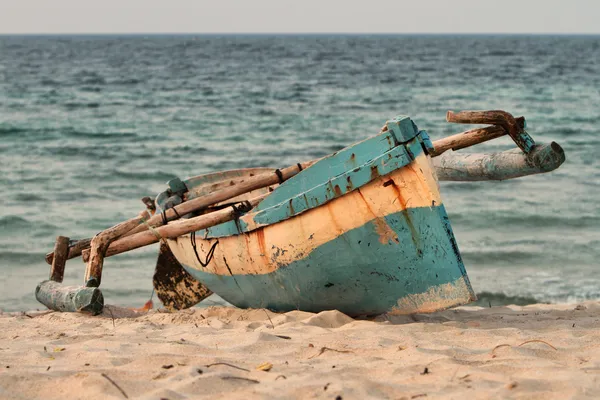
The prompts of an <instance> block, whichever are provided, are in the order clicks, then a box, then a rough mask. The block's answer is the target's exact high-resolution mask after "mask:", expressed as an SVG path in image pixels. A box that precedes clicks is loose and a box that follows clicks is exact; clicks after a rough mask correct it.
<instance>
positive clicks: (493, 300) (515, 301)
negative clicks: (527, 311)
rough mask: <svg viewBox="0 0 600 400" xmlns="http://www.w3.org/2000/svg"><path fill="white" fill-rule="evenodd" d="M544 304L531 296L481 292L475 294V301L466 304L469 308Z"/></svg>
mask: <svg viewBox="0 0 600 400" xmlns="http://www.w3.org/2000/svg"><path fill="white" fill-rule="evenodd" d="M538 303H544V302H543V301H540V300H539V299H536V298H535V297H531V296H511V295H506V294H504V293H491V292H481V293H477V301H475V302H473V303H470V304H468V305H469V306H479V307H497V306H509V305H516V306H526V305H529V304H538Z"/></svg>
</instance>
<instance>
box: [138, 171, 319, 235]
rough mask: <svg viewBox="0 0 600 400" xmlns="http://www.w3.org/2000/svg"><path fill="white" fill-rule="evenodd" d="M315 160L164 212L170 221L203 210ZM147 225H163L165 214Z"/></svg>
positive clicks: (283, 178) (141, 228)
mask: <svg viewBox="0 0 600 400" xmlns="http://www.w3.org/2000/svg"><path fill="white" fill-rule="evenodd" d="M315 162H316V161H308V162H304V163H302V164H301V166H302V168H299V167H298V166H297V165H293V166H291V167H287V168H284V169H282V170H280V172H281V179H280V176H279V175H278V174H277V173H276V172H275V171H273V172H270V173H268V174H260V175H256V176H253V177H251V178H248V179H247V180H246V181H244V182H240V183H238V184H237V185H234V186H231V187H228V188H226V189H221V190H217V191H214V192H212V193H209V194H207V195H204V196H200V197H196V198H194V199H190V200H188V201H186V202H183V203H181V204H179V205H176V206H175V207H174V208H169V209H168V210H166V211H163V213H164V214H165V216H166V217H167V220H168V221H172V220H175V219H178V218H179V217H178V215H185V214H188V213H191V212H195V211H198V210H202V209H204V208H206V207H209V206H211V205H213V204H216V203H220V202H223V201H226V200H229V199H231V198H234V197H237V196H239V195H241V194H244V193H248V192H251V191H253V190H256V189H261V188H264V187H267V186H271V185H275V184H277V183H279V182H280V180H281V181H282V182H283V181H286V180H288V179H289V178H291V177H292V176H294V175H296V174H298V173H299V172H300V171H302V170H303V169H305V168H308V167H310V166H311V165H312V164H314V163H315ZM147 225H149V226H152V227H159V226H162V225H163V216H162V215H160V214H159V215H155V216H153V217H152V218H150V220H149V221H148V224H147ZM147 229H148V227H147V226H146V225H144V226H139V227H138V228H136V229H133V230H132V231H131V232H129V233H128V235H133V234H136V233H139V232H142V231H144V230H147Z"/></svg>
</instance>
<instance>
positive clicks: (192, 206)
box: [46, 160, 318, 264]
mask: <svg viewBox="0 0 600 400" xmlns="http://www.w3.org/2000/svg"><path fill="white" fill-rule="evenodd" d="M317 161H318V160H312V161H307V162H304V163H300V167H298V165H293V166H291V167H287V168H284V169H281V170H279V171H280V172H281V179H280V177H279V175H278V174H277V173H276V172H275V170H273V172H269V173H266V174H260V175H256V176H253V177H250V178H248V179H247V180H245V181H243V182H240V183H238V184H237V185H234V186H230V187H227V188H225V189H221V190H216V191H214V192H212V193H209V194H207V195H204V196H200V197H196V198H194V199H191V200H188V201H186V202H184V203H181V204H179V205H177V206H175V207H174V210H175V211H174V210H173V208H169V209H168V210H167V211H166V212H164V213H165V216H166V217H167V220H168V221H172V220H174V219H177V218H179V217H178V215H185V214H188V213H190V212H194V211H198V210H201V209H203V208H206V207H209V206H211V205H213V204H216V203H221V202H223V201H226V200H229V199H232V198H234V197H237V196H239V195H242V194H245V193H248V192H251V191H253V190H257V189H262V188H264V187H268V186H271V185H275V184H278V183H280V181H286V180H288V179H289V178H291V177H292V176H295V175H297V174H298V173H299V172H300V171H302V170H303V169H306V168H308V167H310V166H311V165H313V164H314V163H315V162H317ZM161 225H163V216H162V214H156V215H154V216H153V217H151V218H150V219H149V220H148V221H146V224H143V225H140V226H136V227H134V228H133V229H132V230H131V231H129V232H126V233H125V234H124V236H129V235H134V234H136V233H139V232H143V231H145V230H147V229H148V226H151V227H157V226H161ZM86 241H89V242H88V243H91V239H85V240H81V241H80V242H81V243H82V247H81V249H79V248H78V249H75V247H72V248H71V249H70V251H69V257H68V258H69V259H71V258H75V257H77V256H80V255H81V254H82V252H83V250H84V249H86V248H89V244H88V245H87V246H85V242H86ZM77 243H78V244H79V242H77ZM53 257H54V253H48V254H46V262H48V264H50V263H52V258H53ZM85 258H86V257H85V256H84V260H85Z"/></svg>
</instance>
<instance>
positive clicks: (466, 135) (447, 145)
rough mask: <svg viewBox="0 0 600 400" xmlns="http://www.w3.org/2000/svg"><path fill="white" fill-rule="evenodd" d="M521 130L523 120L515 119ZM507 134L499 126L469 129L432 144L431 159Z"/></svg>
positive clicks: (520, 118) (523, 123)
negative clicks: (446, 152) (448, 151)
mask: <svg viewBox="0 0 600 400" xmlns="http://www.w3.org/2000/svg"><path fill="white" fill-rule="evenodd" d="M515 120H516V121H517V124H518V125H519V127H520V128H521V129H523V128H524V125H525V118H523V117H518V118H515ZM506 134H508V132H507V131H506V129H504V128H503V127H501V126H486V127H485V128H477V129H471V130H469V131H465V132H462V133H457V134H456V135H452V136H447V137H445V138H442V139H438V140H436V141H435V142H433V148H434V149H433V151H432V152H430V155H431V157H437V156H439V155H440V154H442V153H443V152H445V151H447V150H460V149H464V148H466V147H471V146H473V145H476V144H479V143H483V142H487V141H488V140H492V139H496V138H499V137H501V136H504V135H506Z"/></svg>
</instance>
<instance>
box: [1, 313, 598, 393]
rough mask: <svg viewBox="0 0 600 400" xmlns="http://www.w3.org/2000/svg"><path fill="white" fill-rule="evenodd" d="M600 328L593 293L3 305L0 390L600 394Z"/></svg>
mask: <svg viewBox="0 0 600 400" xmlns="http://www.w3.org/2000/svg"><path fill="white" fill-rule="evenodd" d="M111 314H112V316H111ZM113 317H114V318H113ZM599 327H600V303H595V302H588V303H582V304H579V305H532V306H526V307H519V306H509V307H492V308H479V307H462V308H458V309H453V310H447V311H444V312H439V313H435V314H428V315H424V314H419V315H413V316H379V317H377V318H374V319H371V320H366V319H365V320H355V319H352V318H350V317H348V316H346V315H344V314H342V313H340V312H338V311H326V312H322V313H319V314H312V313H307V312H301V311H293V312H288V313H285V314H276V313H272V312H270V311H266V310H240V309H235V308H230V307H213V308H208V309H206V308H204V309H202V308H197V309H192V310H185V311H181V312H177V313H172V314H170V313H165V312H159V311H150V312H149V313H136V312H133V311H130V310H127V309H123V308H118V307H107V309H106V311H105V312H104V314H103V315H101V316H97V317H91V316H86V315H81V314H68V313H62V314H61V313H56V312H31V313H17V314H15V313H4V314H2V315H0V398H3V399H9V398H10V399H36V398H39V399H42V398H43V399H66V398H68V399H100V398H106V399H123V398H125V397H126V396H127V397H128V398H130V399H131V398H142V399H161V398H165V399H171V400H175V399H187V398H211V399H255V398H265V399H266V398H268V399H271V398H302V399H307V398H308V399H310V398H316V399H367V398H384V399H388V398H389V399H417V398H423V399H432V398H433V399H437V398H448V399H463V398H469V399H487V398H518V399H544V400H548V399H566V398H591V399H598V398H600V381H599V377H600V329H599ZM113 382H114V383H113Z"/></svg>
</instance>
